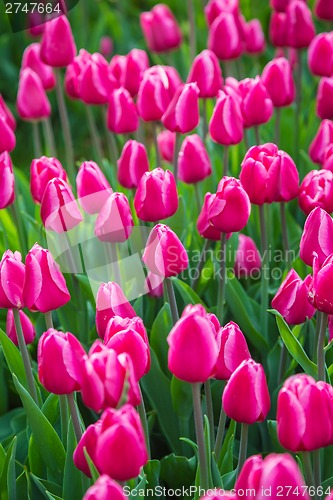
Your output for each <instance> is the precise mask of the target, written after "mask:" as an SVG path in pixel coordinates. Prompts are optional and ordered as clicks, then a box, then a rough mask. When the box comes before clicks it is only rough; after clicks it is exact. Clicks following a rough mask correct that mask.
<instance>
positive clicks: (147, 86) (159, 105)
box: [137, 66, 171, 121]
mask: <svg viewBox="0 0 333 500" xmlns="http://www.w3.org/2000/svg"><path fill="white" fill-rule="evenodd" d="M170 99H171V96H170V92H169V81H168V77H167V74H166V72H165V69H164V68H163V67H162V66H152V67H151V68H149V69H148V70H146V71H145V72H144V75H143V79H142V82H141V84H140V87H139V93H138V100H137V106H138V111H139V114H140V116H141V118H142V119H143V120H144V121H156V120H160V119H161V118H162V116H163V114H164V112H165V111H166V109H167V107H168V105H169V103H170Z"/></svg>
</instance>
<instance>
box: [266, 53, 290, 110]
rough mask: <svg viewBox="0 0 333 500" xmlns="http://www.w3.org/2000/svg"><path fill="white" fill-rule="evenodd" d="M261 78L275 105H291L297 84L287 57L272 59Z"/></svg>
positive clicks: (277, 106)
mask: <svg viewBox="0 0 333 500" xmlns="http://www.w3.org/2000/svg"><path fill="white" fill-rule="evenodd" d="M261 80H262V82H263V84H264V85H265V87H266V89H267V92H268V94H269V97H270V98H271V100H272V102H273V105H274V107H276V108H279V107H282V106H289V104H291V103H292V102H293V101H294V98H295V84H294V80H293V76H292V71H291V66H290V63H289V61H288V60H287V59H286V58H285V57H278V58H277V59H273V60H272V61H270V62H269V63H268V64H267V65H266V66H265V68H264V70H263V72H262V76H261Z"/></svg>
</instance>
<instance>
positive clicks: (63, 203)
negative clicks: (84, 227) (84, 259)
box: [40, 177, 82, 233]
mask: <svg viewBox="0 0 333 500" xmlns="http://www.w3.org/2000/svg"><path fill="white" fill-rule="evenodd" d="M40 216H41V219H42V221H43V224H44V226H45V228H46V229H47V230H52V231H55V232H56V233H62V232H64V231H69V230H70V229H73V227H75V226H77V225H78V224H79V223H80V222H81V221H82V215H81V212H80V210H79V207H78V205H77V202H76V200H75V198H74V195H73V193H72V190H71V188H70V187H69V185H68V184H67V182H65V181H64V180H63V179H60V178H59V177H58V178H55V179H51V180H50V181H49V182H48V183H47V185H46V188H45V191H44V194H43V198H42V202H41V207H40Z"/></svg>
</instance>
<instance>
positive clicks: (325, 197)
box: [298, 170, 333, 215]
mask: <svg viewBox="0 0 333 500" xmlns="http://www.w3.org/2000/svg"><path fill="white" fill-rule="evenodd" d="M298 203H299V206H300V208H301V209H302V210H303V212H304V213H305V214H306V215H309V213H310V212H311V211H312V210H313V209H314V208H316V207H320V208H322V209H324V210H326V212H328V213H331V212H333V173H332V172H331V171H330V170H311V172H309V173H308V174H307V175H306V176H305V177H304V179H303V182H302V184H301V186H300V192H299V196H298Z"/></svg>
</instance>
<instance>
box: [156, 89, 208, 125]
mask: <svg viewBox="0 0 333 500" xmlns="http://www.w3.org/2000/svg"><path fill="white" fill-rule="evenodd" d="M198 96H199V89H198V86H197V84H196V83H186V84H184V85H182V86H180V87H178V89H177V90H176V93H175V95H174V96H173V98H172V100H171V102H170V104H169V106H168V107H167V109H166V111H165V113H164V115H163V116H162V123H163V125H164V126H165V127H166V128H167V129H169V130H171V132H180V133H181V134H187V133H188V132H191V131H192V130H193V129H194V128H195V127H197V125H198V124H199V100H198Z"/></svg>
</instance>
